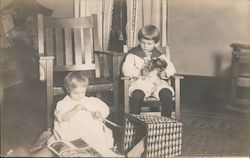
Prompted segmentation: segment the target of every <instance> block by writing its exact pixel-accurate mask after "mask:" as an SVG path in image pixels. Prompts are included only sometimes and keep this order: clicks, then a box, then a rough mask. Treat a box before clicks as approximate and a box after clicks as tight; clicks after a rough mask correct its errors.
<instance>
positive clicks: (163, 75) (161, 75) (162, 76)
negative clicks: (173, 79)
mask: <svg viewBox="0 0 250 158" xmlns="http://www.w3.org/2000/svg"><path fill="white" fill-rule="evenodd" d="M159 76H160V78H161V79H167V78H168V77H167V75H166V72H165V71H162V72H160V73H159Z"/></svg>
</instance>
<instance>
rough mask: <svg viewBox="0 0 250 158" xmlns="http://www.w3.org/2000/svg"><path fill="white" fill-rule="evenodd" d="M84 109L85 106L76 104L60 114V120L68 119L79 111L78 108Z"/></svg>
mask: <svg viewBox="0 0 250 158" xmlns="http://www.w3.org/2000/svg"><path fill="white" fill-rule="evenodd" d="M85 109H86V108H85V107H84V106H83V105H81V104H78V105H76V106H75V107H74V108H73V109H71V110H69V111H67V112H65V113H64V114H62V116H61V120H62V121H63V122H65V121H68V120H69V119H70V118H71V117H72V116H74V115H75V113H77V112H78V111H80V110H85Z"/></svg>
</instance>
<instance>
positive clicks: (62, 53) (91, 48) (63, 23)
mask: <svg viewBox="0 0 250 158" xmlns="http://www.w3.org/2000/svg"><path fill="white" fill-rule="evenodd" d="M97 26H98V24H97V15H96V14H93V15H92V16H87V17H81V18H61V17H60V18H59V17H45V16H43V15H38V52H39V63H40V69H39V72H40V80H41V81H46V104H47V126H48V127H51V126H52V111H53V109H52V105H53V104H54V96H56V95H61V94H64V90H63V88H62V87H63V78H64V76H65V74H67V73H68V72H69V71H78V70H81V71H86V75H87V76H88V77H89V80H90V86H89V88H88V90H87V92H103V91H111V92H113V112H114V114H117V105H118V96H117V95H118V92H117V90H118V88H117V82H116V78H117V77H116V74H117V72H116V71H119V70H118V69H115V67H113V66H112V63H114V64H115V63H116V60H115V57H114V59H113V60H112V61H111V64H110V65H111V67H109V70H110V76H109V77H105V78H104V77H102V76H104V75H101V69H100V59H102V57H103V56H104V55H107V56H108V58H113V56H112V55H113V54H112V53H109V52H103V51H101V50H100V45H99V42H98V34H97V30H98V28H97ZM102 67H103V66H102ZM58 72H59V73H58ZM63 72H65V73H63ZM90 77H92V78H90ZM59 79H61V81H59Z"/></svg>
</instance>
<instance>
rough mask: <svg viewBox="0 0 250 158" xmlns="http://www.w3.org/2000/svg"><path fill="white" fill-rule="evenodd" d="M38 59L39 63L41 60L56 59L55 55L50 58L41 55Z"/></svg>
mask: <svg viewBox="0 0 250 158" xmlns="http://www.w3.org/2000/svg"><path fill="white" fill-rule="evenodd" d="M38 58H39V61H40V60H53V59H54V58H55V57H54V56H53V55H50V56H46V55H39V56H38Z"/></svg>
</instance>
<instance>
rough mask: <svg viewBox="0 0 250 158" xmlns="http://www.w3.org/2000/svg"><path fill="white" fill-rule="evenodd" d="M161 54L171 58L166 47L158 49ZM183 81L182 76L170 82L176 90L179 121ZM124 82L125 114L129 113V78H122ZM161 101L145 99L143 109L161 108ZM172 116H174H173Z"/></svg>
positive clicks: (176, 111) (176, 114) (176, 109)
mask: <svg viewBox="0 0 250 158" xmlns="http://www.w3.org/2000/svg"><path fill="white" fill-rule="evenodd" d="M129 49H130V48H128V47H127V46H124V52H125V53H127V50H129ZM158 49H159V50H160V52H161V53H164V54H166V56H167V57H168V58H170V54H169V51H167V50H166V49H167V48H166V47H158ZM181 79H183V76H180V75H174V76H172V77H171V78H170V79H169V80H168V82H169V84H170V85H171V86H172V87H173V88H174V89H175V96H174V97H173V101H174V105H175V118H176V119H177V120H180V106H181V103H180V95H181V94H180V83H181V82H180V81H181ZM122 80H123V81H124V112H125V113H129V80H130V78H129V77H126V76H124V77H122ZM160 105H161V104H160V101H159V100H158V99H157V98H155V97H147V98H146V97H145V98H144V105H143V106H142V107H149V108H150V107H159V106H160ZM172 116H174V115H173V114H172Z"/></svg>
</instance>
